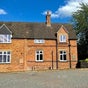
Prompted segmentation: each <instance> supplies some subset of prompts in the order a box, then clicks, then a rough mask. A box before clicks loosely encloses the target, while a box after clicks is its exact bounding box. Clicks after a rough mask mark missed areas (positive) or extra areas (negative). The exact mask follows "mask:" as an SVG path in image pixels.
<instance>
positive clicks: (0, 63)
mask: <svg viewBox="0 0 88 88" xmlns="http://www.w3.org/2000/svg"><path fill="white" fill-rule="evenodd" d="M10 63H11V62H7V63H4V62H0V64H10Z"/></svg>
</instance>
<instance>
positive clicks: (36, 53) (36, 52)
mask: <svg viewBox="0 0 88 88" xmlns="http://www.w3.org/2000/svg"><path fill="white" fill-rule="evenodd" d="M38 52H39V53H38ZM41 52H42V53H41ZM41 54H42V60H41V58H40V55H41ZM37 55H38V56H39V60H38V59H37ZM35 60H36V62H42V61H43V60H44V53H43V51H42V50H36V51H35Z"/></svg>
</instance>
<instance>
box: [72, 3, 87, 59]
mask: <svg viewBox="0 0 88 88" xmlns="http://www.w3.org/2000/svg"><path fill="white" fill-rule="evenodd" d="M72 17H73V26H74V29H75V30H76V33H77V36H78V54H79V58H80V59H85V58H87V57H88V4H84V3H82V4H80V7H79V10H77V12H74V13H73V15H72Z"/></svg>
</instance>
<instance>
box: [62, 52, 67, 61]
mask: <svg viewBox="0 0 88 88" xmlns="http://www.w3.org/2000/svg"><path fill="white" fill-rule="evenodd" d="M66 60H67V59H66V51H60V61H66Z"/></svg>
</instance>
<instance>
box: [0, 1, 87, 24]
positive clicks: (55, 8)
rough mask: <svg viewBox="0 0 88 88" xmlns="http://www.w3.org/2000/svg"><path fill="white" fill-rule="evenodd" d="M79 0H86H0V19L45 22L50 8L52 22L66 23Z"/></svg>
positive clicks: (75, 9) (77, 5)
mask: <svg viewBox="0 0 88 88" xmlns="http://www.w3.org/2000/svg"><path fill="white" fill-rule="evenodd" d="M80 2H83V3H88V0H34V1H33V0H0V21H10V22H12V21H13V22H14V21H15V22H16V21H17V22H45V15H46V11H47V10H50V12H51V21H52V22H59V23H68V22H70V19H71V16H72V13H73V12H75V11H77V10H78V8H77V7H79V6H80V5H79V3H80Z"/></svg>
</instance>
